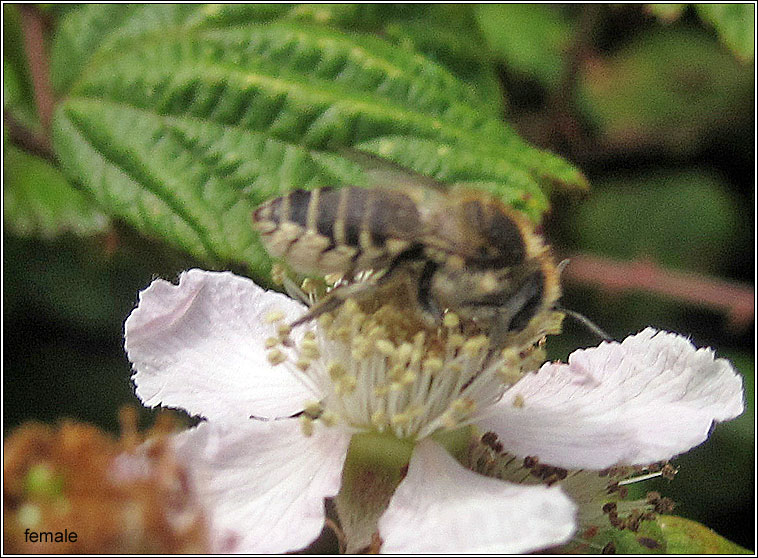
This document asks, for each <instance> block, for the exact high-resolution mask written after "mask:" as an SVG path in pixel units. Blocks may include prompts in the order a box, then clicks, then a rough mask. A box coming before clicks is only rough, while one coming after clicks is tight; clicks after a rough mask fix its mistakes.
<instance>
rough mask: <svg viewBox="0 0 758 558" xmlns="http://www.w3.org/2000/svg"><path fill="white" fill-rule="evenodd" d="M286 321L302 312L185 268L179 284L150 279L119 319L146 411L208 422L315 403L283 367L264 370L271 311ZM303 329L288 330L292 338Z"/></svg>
mask: <svg viewBox="0 0 758 558" xmlns="http://www.w3.org/2000/svg"><path fill="white" fill-rule="evenodd" d="M277 310H278V311H280V312H282V313H284V314H285V316H286V318H285V320H287V321H291V320H293V319H294V318H296V317H297V316H300V315H301V314H302V313H303V312H304V310H305V307H304V306H303V305H301V304H299V303H297V302H295V301H293V300H292V299H290V298H288V297H286V296H284V295H282V294H279V293H275V292H272V291H266V290H264V289H262V288H261V287H259V286H258V285H256V284H255V283H253V282H252V281H251V280H250V279H246V278H244V277H238V276H236V275H234V274H232V273H230V272H224V273H217V272H209V271H201V270H198V269H192V270H190V271H187V272H185V273H182V275H181V276H180V277H179V284H178V285H174V284H172V283H170V282H168V281H164V280H162V279H158V280H155V281H153V283H152V284H151V285H150V286H149V287H148V288H147V289H145V290H144V291H142V292H141V293H140V297H139V304H138V305H137V308H136V309H135V310H134V311H133V312H132V313H131V315H130V316H129V318H128V319H127V320H126V326H125V330H126V335H125V337H126V343H125V346H126V352H127V354H128V356H129V360H131V361H132V364H133V367H134V370H135V371H136V372H135V374H134V375H133V376H132V380H133V381H134V384H135V386H136V393H137V396H138V397H139V398H140V399H141V400H142V402H143V403H144V404H145V405H146V406H147V407H154V406H156V405H162V406H164V407H178V408H181V409H185V410H186V411H188V412H189V413H190V414H196V415H201V416H204V417H206V418H209V419H214V420H215V419H220V420H235V419H236V420H245V419H247V417H249V416H250V415H256V416H261V417H273V416H288V415H291V414H292V413H295V412H297V411H299V410H301V409H302V406H303V402H304V401H306V400H312V399H314V398H315V399H318V396H315V395H314V393H313V392H312V391H310V390H308V389H306V388H305V387H304V385H303V384H302V383H301V382H300V381H299V380H298V379H297V378H296V377H295V376H294V374H293V373H292V372H291V370H290V369H288V368H287V367H285V366H272V365H271V364H270V363H269V361H268V359H267V358H266V350H265V348H264V341H265V339H266V338H267V337H270V336H272V335H275V333H276V332H275V326H274V325H272V324H271V323H269V321H267V320H266V317H267V316H268V315H270V313H271V312H272V311H277ZM302 333H303V328H298V329H297V330H296V331H295V332H293V337H294V338H295V339H296V340H297V336H298V335H300V336H301V335H302Z"/></svg>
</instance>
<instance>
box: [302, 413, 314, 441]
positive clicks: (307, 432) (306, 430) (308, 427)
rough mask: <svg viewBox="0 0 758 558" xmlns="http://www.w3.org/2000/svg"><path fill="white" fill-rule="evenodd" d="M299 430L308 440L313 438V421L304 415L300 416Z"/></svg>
mask: <svg viewBox="0 0 758 558" xmlns="http://www.w3.org/2000/svg"><path fill="white" fill-rule="evenodd" d="M300 428H301V429H302V431H303V435H304V436H305V437H307V438H310V437H311V436H313V419H312V418H310V417H307V416H305V415H300Z"/></svg>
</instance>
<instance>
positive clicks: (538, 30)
mask: <svg viewBox="0 0 758 558" xmlns="http://www.w3.org/2000/svg"><path fill="white" fill-rule="evenodd" d="M476 17H477V21H478V22H479V27H480V29H481V30H482V33H483V34H484V36H485V37H486V39H487V41H488V42H489V46H490V48H491V49H492V51H493V52H494V53H495V55H496V56H497V57H499V58H500V59H502V60H503V62H504V63H505V64H506V66H507V67H508V68H509V69H511V70H513V71H514V72H517V73H520V74H523V75H526V76H529V77H533V78H534V79H536V80H537V81H539V82H540V83H541V84H542V85H544V86H545V87H547V88H549V89H552V88H555V87H556V86H557V85H558V82H559V80H560V79H561V74H562V71H563V66H564V60H563V59H564V55H565V52H566V50H567V48H568V46H569V43H570V41H571V37H572V28H571V24H570V23H569V22H568V20H566V19H565V18H564V16H563V14H562V13H561V11H560V8H559V7H558V6H549V5H545V4H481V5H479V6H477V8H476Z"/></svg>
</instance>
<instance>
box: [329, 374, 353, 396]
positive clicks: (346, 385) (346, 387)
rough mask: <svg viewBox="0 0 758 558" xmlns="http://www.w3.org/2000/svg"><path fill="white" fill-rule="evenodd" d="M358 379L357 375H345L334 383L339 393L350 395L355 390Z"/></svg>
mask: <svg viewBox="0 0 758 558" xmlns="http://www.w3.org/2000/svg"><path fill="white" fill-rule="evenodd" d="M356 384H357V381H356V379H355V376H343V377H341V378H340V379H339V380H337V381H336V382H335V383H334V387H335V391H336V392H337V395H348V394H350V393H353V392H354V391H355V385H356Z"/></svg>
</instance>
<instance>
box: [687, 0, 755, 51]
mask: <svg viewBox="0 0 758 558" xmlns="http://www.w3.org/2000/svg"><path fill="white" fill-rule="evenodd" d="M695 9H696V10H697V13H698V14H699V15H700V17H701V18H703V20H704V21H707V22H708V23H710V24H711V25H713V27H714V28H715V29H716V32H717V33H718V34H719V36H720V37H721V40H722V41H724V44H726V46H728V47H729V48H730V49H732V51H734V53H735V54H736V55H737V57H738V58H741V59H742V60H745V61H749V60H752V59H753V56H754V49H755V4H753V3H749V4H695Z"/></svg>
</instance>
